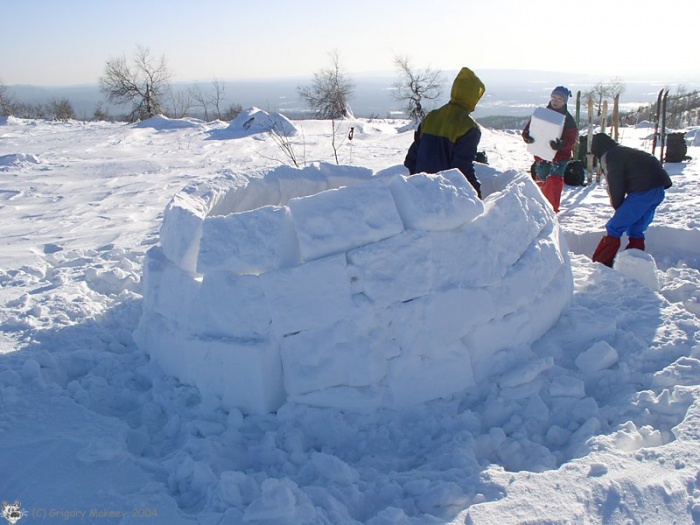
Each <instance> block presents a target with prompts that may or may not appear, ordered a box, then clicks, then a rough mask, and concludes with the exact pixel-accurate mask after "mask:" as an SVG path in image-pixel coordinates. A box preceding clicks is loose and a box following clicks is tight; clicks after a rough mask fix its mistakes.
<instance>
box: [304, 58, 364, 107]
mask: <svg viewBox="0 0 700 525" xmlns="http://www.w3.org/2000/svg"><path fill="white" fill-rule="evenodd" d="M329 56H330V58H331V65H330V67H327V68H325V69H321V70H320V71H317V72H316V73H314V79H313V82H312V83H311V85H310V86H304V87H302V86H300V87H299V88H298V92H299V96H300V97H301V99H302V100H303V101H304V102H305V103H306V105H307V106H309V108H310V109H311V110H312V111H313V112H314V116H315V117H316V118H319V119H322V120H328V119H331V120H333V119H337V118H342V117H346V116H348V114H349V106H348V102H349V100H350V97H351V96H352V94H353V91H354V89H355V85H354V84H353V82H352V80H350V78H349V77H347V76H346V75H345V73H343V71H342V69H341V67H340V57H339V55H338V51H333V52H331V53H329Z"/></svg>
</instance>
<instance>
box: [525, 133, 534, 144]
mask: <svg viewBox="0 0 700 525" xmlns="http://www.w3.org/2000/svg"><path fill="white" fill-rule="evenodd" d="M523 140H524V141H525V144H532V143H533V142H535V139H533V138H532V136H531V135H530V134H529V133H528V132H527V131H523Z"/></svg>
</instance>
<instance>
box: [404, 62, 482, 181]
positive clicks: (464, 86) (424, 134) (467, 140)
mask: <svg viewBox="0 0 700 525" xmlns="http://www.w3.org/2000/svg"><path fill="white" fill-rule="evenodd" d="M485 91H486V88H485V87H484V83H483V82H482V81H481V80H480V79H479V77H477V76H476V74H475V73H474V72H473V71H472V70H471V69H469V68H467V67H463V68H462V70H461V71H460V72H459V74H458V75H457V77H456V78H455V80H454V82H453V84H452V92H451V94H450V101H449V102H448V103H447V104H445V105H444V106H442V107H440V108H438V109H435V110H433V111H431V112H430V113H428V114H427V115H426V117H425V118H424V119H423V122H421V124H420V126H419V127H418V129H417V130H416V134H415V137H414V141H413V144H412V145H411V147H410V148H409V150H408V154H407V155H406V160H405V161H404V165H405V166H406V167H407V168H408V170H409V172H410V173H411V174H413V173H421V172H425V173H437V172H439V171H445V170H448V169H451V168H458V169H459V170H460V171H462V173H463V174H464V176H465V177H466V178H467V179H468V180H469V182H470V183H471V184H472V186H474V188H475V189H476V190H477V192H479V188H480V184H479V181H478V180H477V178H476V175H475V174H474V164H473V163H474V159H475V158H476V149H477V147H478V145H479V141H480V140H481V131H480V130H479V126H478V124H477V123H476V121H475V120H474V119H473V118H472V117H471V115H470V114H471V112H472V111H474V108H476V104H477V103H478V102H479V100H481V97H482V96H483V95H484V93H485Z"/></svg>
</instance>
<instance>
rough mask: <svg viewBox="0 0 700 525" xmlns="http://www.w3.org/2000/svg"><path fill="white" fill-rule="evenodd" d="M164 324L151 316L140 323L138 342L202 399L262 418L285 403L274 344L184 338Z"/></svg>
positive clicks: (164, 368) (167, 370)
mask: <svg viewBox="0 0 700 525" xmlns="http://www.w3.org/2000/svg"><path fill="white" fill-rule="evenodd" d="M162 321H163V320H162V318H159V317H158V316H153V315H152V316H149V317H148V318H146V319H142V320H141V323H140V325H139V328H138V330H137V332H136V334H135V340H136V342H137V344H138V345H139V346H141V347H143V348H148V350H149V353H150V355H151V357H152V358H153V359H154V360H155V361H156V362H157V363H158V364H159V365H160V366H161V368H162V369H163V370H164V371H165V372H166V373H168V374H171V375H174V376H176V377H178V378H179V379H180V380H181V381H182V382H184V383H189V384H192V385H195V386H196V387H197V388H199V390H200V392H201V393H202V394H203V395H204V396H215V397H218V398H220V399H221V400H222V404H223V406H224V408H227V409H230V408H233V407H237V408H239V409H241V410H243V411H245V412H247V413H254V414H264V413H268V412H272V411H274V410H277V408H279V407H280V406H281V405H282V404H283V403H284V401H285V399H286V396H285V394H284V389H283V386H282V365H281V361H280V356H279V348H278V346H277V345H276V344H273V343H270V342H269V341H268V342H257V343H237V342H232V341H226V340H224V339H202V338H198V337H183V336H182V335H181V334H178V333H175V332H172V331H171V330H170V329H169V328H168V327H167V326H166V325H165V324H164V323H163V322H162Z"/></svg>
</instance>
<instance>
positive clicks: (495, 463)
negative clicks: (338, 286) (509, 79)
mask: <svg viewBox="0 0 700 525" xmlns="http://www.w3.org/2000/svg"><path fill="white" fill-rule="evenodd" d="M294 125H295V126H296V127H297V128H298V129H299V130H300V133H299V134H298V135H296V136H295V137H294V138H293V139H292V144H293V146H294V154H295V155H296V158H297V160H298V161H299V163H300V164H302V165H307V166H308V165H310V164H311V163H312V162H316V161H323V162H325V163H327V164H325V166H327V169H328V170H329V171H330V172H336V170H337V172H338V173H339V172H341V171H343V170H346V171H345V172H347V170H348V168H342V167H335V156H334V149H333V144H334V143H335V146H336V148H337V154H338V160H339V162H340V163H341V164H344V165H352V166H353V167H354V168H352V169H359V168H360V167H364V168H369V169H370V170H372V171H373V172H380V171H382V170H386V169H392V168H395V167H396V166H397V165H400V164H401V163H402V161H403V157H404V155H405V152H406V150H407V148H408V146H409V144H410V142H411V140H412V133H411V132H410V131H406V130H405V123H404V122H399V121H395V122H393V121H385V120H377V121H368V120H357V121H351V122H343V123H342V124H341V125H340V129H339V130H336V135H335V142H334V140H333V139H334V137H333V129H332V127H331V123H330V122H317V121H303V122H294ZM351 126H352V127H353V128H354V130H353V139H352V140H348V139H347V138H346V137H347V134H348V132H349V128H350V127H351ZM649 133H650V130H649V129H648V128H639V129H632V128H623V129H622V130H621V142H623V143H624V144H627V145H631V146H634V147H640V148H643V149H646V150H649V149H650V147H651V144H650V141H648V140H647V137H648V135H649ZM695 133H696V130H689V132H688V135H687V136H688V139H689V143H690V142H692V141H694V140H695ZM695 143H697V142H693V144H695ZM480 149H483V150H485V151H486V153H487V156H488V159H489V166H488V167H487V166H481V167H480V170H481V172H482V173H483V174H484V176H486V175H489V174H490V175H492V176H495V177H496V179H498V177H499V176H502V174H504V173H507V172H509V170H516V171H518V172H521V173H526V172H527V171H528V169H529V166H530V163H531V160H532V159H531V156H530V155H529V154H528V152H527V150H526V148H525V144H524V143H523V142H522V140H521V139H520V136H519V133H518V132H517V131H512V132H495V131H489V130H484V133H483V138H482V143H481V147H480ZM688 154H689V155H691V156H692V157H693V159H692V160H690V161H688V162H685V163H682V164H680V163H679V164H668V165H667V169H668V171H669V173H670V174H671V176H672V179H673V182H674V186H673V187H672V188H671V189H670V190H669V191H668V192H667V199H666V201H665V202H664V203H663V204H662V205H661V207H660V208H659V210H658V213H657V217H656V219H655V221H654V223H652V226H651V228H650V230H649V232H648V241H647V254H648V256H645V255H644V254H641V253H639V252H637V253H634V252H627V253H623V254H622V256H621V257H620V259H619V260H618V262H617V263H616V269H609V268H607V267H603V266H601V265H598V264H593V263H591V261H590V259H589V256H590V254H591V253H592V251H593V249H594V248H595V245H596V244H597V242H598V240H599V238H600V236H601V235H602V233H603V227H604V224H605V221H606V220H607V218H608V217H609V216H610V213H611V209H610V207H609V204H608V202H607V196H606V193H605V188H604V182H601V183H598V184H593V185H591V186H588V187H576V188H573V187H565V190H564V196H563V201H562V211H561V212H560V213H559V215H558V221H559V223H560V226H561V229H562V231H563V233H564V236H565V238H566V240H567V244H568V247H569V249H570V252H569V257H570V262H571V270H572V272H573V280H574V283H573V284H574V293H573V296H572V298H571V301H570V303H569V304H568V306H567V307H566V308H565V309H564V311H563V313H562V314H561V317H560V318H559V319H558V321H556V323H555V324H554V326H552V327H551V328H550V329H549V330H548V331H547V332H546V333H545V334H544V335H543V336H542V337H540V338H538V339H536V340H533V341H528V342H527V343H526V344H523V343H522V342H518V343H519V344H515V343H514V344H513V345H512V346H510V347H506V348H504V349H502V350H501V351H500V352H499V353H498V354H497V355H496V357H495V358H494V359H493V360H492V361H491V362H490V363H489V370H488V372H489V376H490V380H489V381H488V382H487V383H482V384H480V385H479V388H478V389H476V390H475V389H473V388H470V389H466V390H464V391H462V392H458V393H456V394H454V395H450V396H448V397H446V398H440V399H434V400H432V401H427V402H418V403H413V404H410V405H409V406H406V407H403V408H400V409H399V408H383V409H376V410H370V411H365V412H357V411H352V410H339V409H337V408H330V407H319V406H313V405H310V404H307V403H302V402H296V401H293V400H289V401H287V402H286V403H284V404H283V405H282V406H281V407H280V408H279V409H278V410H277V411H276V413H270V414H252V415H251V414H247V413H245V411H242V410H239V409H237V408H235V407H229V406H225V405H224V404H222V402H221V401H220V400H218V399H217V398H216V397H214V396H210V395H206V394H202V393H201V392H200V390H199V389H198V388H197V387H195V386H192V385H188V384H184V383H181V382H180V381H179V380H178V379H176V378H174V377H172V376H169V375H167V374H166V373H164V372H163V370H162V369H161V368H160V366H159V364H158V363H157V362H154V361H151V359H150V357H149V354H148V353H147V351H145V350H144V349H142V348H139V347H138V346H137V345H136V344H135V343H134V340H133V334H134V331H135V330H136V328H137V325H138V324H139V321H140V320H141V319H142V305H143V296H142V292H143V288H142V277H143V273H144V261H145V257H146V253H147V251H148V250H149V249H151V248H155V249H157V248H158V246H159V240H160V227H161V224H162V222H163V213H164V210H165V209H166V206H167V205H168V203H169V202H170V201H171V199H172V198H173V197H174V196H175V195H176V194H178V193H179V192H180V191H181V190H182V189H183V188H184V187H185V186H187V185H188V184H192V183H195V184H197V183H200V184H208V183H211V182H212V181H216V180H218V179H220V178H221V177H226V176H228V175H230V174H233V173H251V174H252V173H261V172H264V171H265V170H266V169H272V168H275V167H278V166H279V165H280V163H289V160H290V158H289V155H288V154H287V153H285V152H284V151H283V149H282V148H281V147H280V144H279V142H276V141H275V140H273V138H272V137H270V136H268V135H266V134H247V133H240V132H236V130H231V128H230V127H229V124H228V123H225V122H210V123H203V122H199V121H195V120H177V121H172V120H168V119H164V118H157V119H151V120H150V121H146V122H142V123H140V124H138V125H124V124H110V123H80V122H67V123H59V122H53V123H52V122H40V121H28V120H17V119H13V118H11V117H10V118H7V119H3V120H0V239H1V240H0V243H1V244H2V249H1V250H0V465H2V471H3V476H2V478H1V480H0V499H1V500H2V501H4V502H9V503H12V502H15V501H19V503H20V508H21V510H22V511H23V512H26V516H25V517H24V518H23V520H26V521H27V522H34V521H36V522H45V523H51V522H54V521H69V520H74V521H82V522H85V523H131V522H141V523H143V522H144V521H145V522H147V523H204V524H214V523H261V524H263V523H264V524H267V523H269V524H273V523H274V524H280V523H282V524H284V523H289V524H301V523H311V524H316V523H332V524H339V523H342V524H345V523H368V524H373V525H380V524H382V525H383V524H386V525H389V524H411V525H413V524H416V525H417V524H424V523H467V524H474V525H476V524H495V523H498V524H501V523H528V524H531V525H535V524H539V525H545V524H554V523H561V524H564V523H645V524H647V523H658V524H668V523H679V524H680V523H688V524H690V523H700V446H699V445H700V443H699V441H700V402H698V401H697V398H698V397H700V336H699V335H698V334H699V332H700V220H699V217H700V205H699V204H700V167H698V163H697V160H696V159H697V157H698V155H700V148H698V147H697V146H691V147H690V148H689V151H688ZM498 194H499V192H494V193H493V195H491V196H489V197H487V198H486V201H485V206H486V209H487V210H488V209H489V206H493V203H492V201H493V200H495V199H496V198H497V197H498ZM490 203H491V204H490ZM525 220H527V219H525ZM499 226H501V225H500V224H499ZM505 230H506V229H505V228H499V229H498V230H497V231H496V230H494V233H493V238H492V244H493V245H494V247H495V249H496V250H495V251H496V252H497V253H499V252H498V249H497V248H502V249H505V248H507V243H508V242H513V240H514V236H515V235H516V232H517V230H516V229H515V228H514V230H513V232H512V235H511V238H510V240H509V237H508V235H507V234H508V231H505ZM516 240H518V239H516ZM520 240H521V239H520ZM460 249H463V250H465V252H466V249H465V248H464V247H463V246H462V245H459V244H456V245H455V251H457V250H460ZM488 253H491V252H488ZM488 253H486V254H484V256H485V257H486V256H487V255H488ZM465 256H466V254H465ZM468 256H469V257H472V255H471V254H469V255H468ZM449 257H452V255H450V256H449ZM467 260H470V259H467ZM411 262H413V261H410V260H409V261H406V264H410V263H411ZM392 264H394V263H392ZM654 268H656V269H655V270H654ZM650 269H651V270H650ZM482 271H483V270H482ZM531 285H532V283H527V282H523V283H522V286H523V288H522V289H521V290H526V289H529V288H528V287H529V286H531ZM545 310H546V311H549V310H550V309H545ZM411 328H413V327H412V326H406V329H411ZM426 381H432V382H435V381H436V379H435V378H430V379H426ZM429 386H430V384H428V387H429ZM416 387H417V388H423V389H425V388H426V385H425V384H423V383H421V384H420V385H416ZM69 522H70V521H69Z"/></svg>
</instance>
